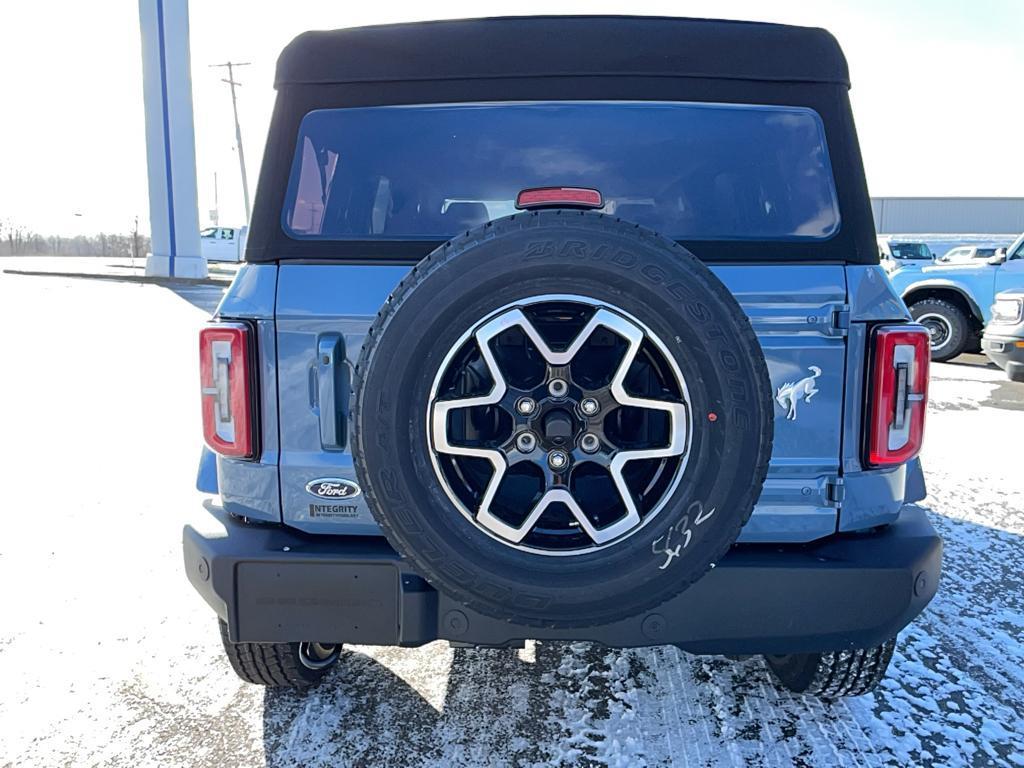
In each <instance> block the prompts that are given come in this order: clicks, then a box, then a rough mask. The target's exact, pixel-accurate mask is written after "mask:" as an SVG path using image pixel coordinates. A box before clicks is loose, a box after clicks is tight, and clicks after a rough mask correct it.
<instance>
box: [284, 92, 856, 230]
mask: <svg viewBox="0 0 1024 768" xmlns="http://www.w3.org/2000/svg"><path fill="white" fill-rule="evenodd" d="M543 186H576V187H592V188H596V189H599V190H600V191H601V193H602V194H603V196H604V199H605V201H606V203H605V208H604V210H605V212H607V213H610V214H614V215H617V216H622V217H623V218H626V219H629V220H631V221H635V222H637V223H639V224H643V225H645V226H647V227H651V228H652V229H656V230H658V231H660V232H662V233H663V234H665V235H668V236H670V237H674V238H677V239H696V240H808V239H810V240H814V239H824V238H827V237H829V236H831V235H832V234H834V233H835V232H836V230H837V229H838V227H839V209H838V204H837V202H836V193H835V185H834V183H833V179H832V170H831V166H830V164H829V158H828V151H827V147H826V143H825V136H824V130H823V128H822V124H821V120H820V118H819V117H818V115H817V114H816V113H815V112H813V111H812V110H808V109H802V108H790V107H759V106H738V105H709V104H681V103H659V102H544V103H503V104H466V105H442V106H430V105H428V106H407V107H367V108H353V109H336V110H321V111H316V112H311V113H310V114H308V115H307V116H306V117H305V118H304V119H303V122H302V125H301V128H300V135H299V137H298V143H297V152H296V156H295V159H294V163H293V167H292V173H291V179H290V184H289V190H288V196H287V199H286V202H285V208H284V211H283V225H284V228H285V231H286V232H288V233H289V234H290V235H291V236H292V237H296V238H317V239H346V240H349V239H374V240H388V239H410V240H431V239H447V238H449V237H451V236H453V235H455V234H457V233H458V232H461V231H463V230H465V229H468V228H470V227H473V226H476V225H479V224H483V223H484V222H486V221H488V220H491V219H495V218H499V217H501V216H506V215H508V214H511V213H514V212H515V207H514V201H515V198H516V195H517V193H518V192H519V191H520V190H522V189H526V188H529V187H543Z"/></svg>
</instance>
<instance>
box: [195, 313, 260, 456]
mask: <svg viewBox="0 0 1024 768" xmlns="http://www.w3.org/2000/svg"><path fill="white" fill-rule="evenodd" d="M250 372H251V369H250V367H249V327H248V326H247V325H244V324H242V323H217V324H212V325H209V326H207V327H206V328H203V330H202V331H200V332H199V376H200V383H201V386H202V389H201V394H202V403H203V438H204V439H205V440H206V444H207V445H208V446H209V447H210V450H211V451H213V452H215V453H218V454H220V455H221V456H231V457H235V458H251V457H252V456H253V455H254V453H255V451H254V450H253V439H252V437H253V435H252V406H251V400H250V396H251V387H250Z"/></svg>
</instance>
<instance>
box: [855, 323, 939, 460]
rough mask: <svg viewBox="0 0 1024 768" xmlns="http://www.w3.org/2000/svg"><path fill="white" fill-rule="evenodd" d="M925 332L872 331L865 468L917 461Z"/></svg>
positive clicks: (924, 401)
mask: <svg viewBox="0 0 1024 768" xmlns="http://www.w3.org/2000/svg"><path fill="white" fill-rule="evenodd" d="M929 341H930V339H929V336H928V331H926V330H925V329H924V328H923V327H921V326H919V325H898V326H883V327H881V328H876V329H875V336H874V360H873V369H872V375H871V379H870V385H871V389H870V390H869V392H868V395H869V397H870V398H871V420H870V422H869V424H868V457H867V461H868V464H870V465H872V466H876V467H877V466H888V465H893V464H902V463H904V462H906V461H910V459H912V458H914V457H915V456H917V454H918V453H919V452H920V450H921V443H922V440H923V439H924V420H925V412H926V410H927V408H928V365H929V360H930V358H931V351H930V348H929Z"/></svg>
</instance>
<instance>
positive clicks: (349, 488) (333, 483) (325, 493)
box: [306, 477, 362, 499]
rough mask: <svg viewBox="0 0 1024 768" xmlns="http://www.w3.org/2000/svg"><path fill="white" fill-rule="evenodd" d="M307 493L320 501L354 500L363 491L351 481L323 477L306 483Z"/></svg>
mask: <svg viewBox="0 0 1024 768" xmlns="http://www.w3.org/2000/svg"><path fill="white" fill-rule="evenodd" d="M306 493H308V494H309V495H310V496H316V497H317V498H318V499H352V498H355V497H356V496H358V495H359V494H360V493H362V491H361V490H360V488H359V486H358V485H356V484H355V483H354V482H352V481H351V480H343V479H342V478H340V477H321V478H319V479H317V480H310V481H309V482H308V483H306Z"/></svg>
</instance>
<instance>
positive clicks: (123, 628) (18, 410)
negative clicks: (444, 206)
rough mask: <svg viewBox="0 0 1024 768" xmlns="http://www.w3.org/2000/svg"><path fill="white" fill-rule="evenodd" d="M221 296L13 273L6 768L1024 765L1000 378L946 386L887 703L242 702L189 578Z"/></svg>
mask: <svg viewBox="0 0 1024 768" xmlns="http://www.w3.org/2000/svg"><path fill="white" fill-rule="evenodd" d="M5 261H12V262H13V260H5ZM0 266H7V264H2V265H0ZM219 295H220V288H218V287H216V286H191V287H188V288H185V289H181V290H180V291H177V292H175V291H173V290H171V289H169V288H166V287H163V286H158V285H140V284H133V283H128V282H113V281H96V280H75V279H71V278H64V277H36V276H24V275H12V274H3V273H0V327H2V328H3V331H2V332H0V359H2V360H4V361H5V363H6V365H5V366H4V369H3V375H2V376H0V403H2V404H3V407H2V411H0V412H2V414H3V416H2V420H0V429H2V432H3V436H4V440H3V441H2V442H0V472H2V475H3V478H4V482H3V484H2V486H0V498H2V500H3V504H2V506H3V515H4V526H3V532H2V534H0V584H2V588H0V595H2V596H0V681H2V685H0V766H19V767H20V766H58V765H69V766H71V765H73V766H91V765H105V766H106V765H110V766H133V767H134V766H145V765H173V766H184V765H189V766H192V765H196V766H206V765H210V766H236V765H237V766H248V765H263V764H268V765H275V766H293V765H294V766H318V765H339V766H404V765H410V766H418V765H430V766H463V765H465V766H478V765H481V766H482V765H485V766H520V765H530V766H534V765H536V766H540V765H554V766H577V765H610V766H644V765H647V766H727V765H728V766H731V765H744V766H761V765H770V766H789V765H801V766H826V765H827V766H835V765H869V766H873V765H887V766H888V765H892V766H896V765H900V766H902V765H941V766H958V765H972V766H975V765H1008V766H1024V465H1022V462H1021V443H1020V440H1021V436H1024V385H1022V384H1012V383H1010V382H1007V381H1006V380H1005V378H1004V376H1003V374H1002V372H1000V371H998V370H995V369H993V368H991V367H989V366H987V365H986V361H985V360H984V359H983V358H980V357H973V356H972V357H968V358H961V359H960V360H958V361H956V362H954V363H951V364H942V365H935V366H934V367H933V382H932V387H931V397H932V403H931V410H930V414H929V424H928V438H927V443H926V449H925V452H924V457H923V461H924V467H925V472H926V474H927V480H928V488H929V496H928V499H927V500H926V501H925V502H924V505H925V506H926V507H927V509H928V510H929V514H930V517H931V519H932V521H933V523H934V524H935V526H936V527H937V528H938V529H939V531H940V532H941V533H942V535H943V537H944V539H945V542H946V549H945V561H944V575H943V580H942V583H941V586H940V588H939V593H938V596H937V597H936V599H935V601H934V602H933V603H932V604H931V606H930V607H929V609H928V610H927V611H926V612H925V614H924V615H923V616H921V617H920V618H919V619H918V620H917V621H916V622H915V623H914V624H912V625H911V626H910V627H908V628H907V629H906V630H905V631H904V633H903V634H902V635H901V643H900V645H899V647H898V648H897V652H896V655H895V657H894V660H893V664H892V666H891V668H890V671H889V675H888V677H887V678H886V680H885V681H884V683H883V687H882V689H881V691H880V692H878V693H876V694H873V695H868V696H863V697H860V698H856V699H848V700H845V701H841V702H839V703H836V704H823V703H821V702H820V701H818V700H816V699H813V698H807V697H801V696H796V695H792V694H788V693H785V692H782V691H780V690H778V689H777V688H775V687H774V686H773V684H772V681H771V679H770V677H769V674H768V671H767V669H766V668H765V666H764V664H763V663H762V662H761V661H760V660H759V659H750V660H747V661H743V662H734V661H729V660H727V659H724V658H720V657H692V656H687V655H685V654H683V653H681V652H679V651H678V650H676V649H674V648H667V647H660V648H652V649H642V650H627V651H621V650H609V649H607V648H602V647H598V646H593V645H589V644H573V645H561V644H552V643H543V644H542V643H531V644H528V645H527V647H526V648H525V649H522V650H465V649H451V648H449V647H448V645H447V644H444V643H434V644H432V645H429V646H426V647H423V648H418V649H389V648H371V647H352V648H349V649H348V650H347V651H346V655H345V656H344V657H343V659H342V661H341V663H340V664H339V665H338V666H337V668H336V669H335V670H334V671H333V672H332V673H331V674H330V676H329V677H328V678H327V680H326V682H325V683H324V684H323V685H321V686H320V687H319V688H317V689H315V690H313V691H311V692H309V693H306V694H296V693H291V692H285V693H282V692H277V691H264V690H263V689H261V688H256V687H252V686H247V685H245V684H242V683H241V682H239V681H238V680H237V678H236V677H235V676H234V673H233V672H232V671H231V670H230V668H229V667H228V664H227V661H226V660H225V659H224V657H223V654H222V652H221V648H220V641H219V639H218V636H217V628H216V623H215V621H214V619H213V615H212V614H211V612H210V610H209V608H208V607H207V606H206V605H205V604H204V603H203V602H202V601H201V599H200V598H199V597H198V596H197V595H196V594H195V593H194V592H193V590H192V588H191V586H189V584H188V582H187V581H186V579H185V576H184V574H183V572H182V564H181V554H180V539H181V536H180V531H181V526H182V524H183V523H184V522H186V521H187V520H188V519H190V518H191V517H193V516H194V515H195V514H196V513H197V510H199V503H200V499H201V497H200V495H199V494H198V493H197V492H196V491H194V490H193V489H192V481H193V478H194V471H195V466H196V460H197V459H198V455H199V446H200V441H201V428H200V423H199V416H198V414H199V404H198V397H199V387H198V375H197V372H196V368H197V361H196V330H197V328H198V326H199V325H200V324H201V323H202V322H203V320H204V319H205V318H206V317H207V315H208V314H209V312H210V311H211V310H212V308H213V307H214V306H215V305H216V302H217V300H218V298H219Z"/></svg>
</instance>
